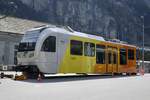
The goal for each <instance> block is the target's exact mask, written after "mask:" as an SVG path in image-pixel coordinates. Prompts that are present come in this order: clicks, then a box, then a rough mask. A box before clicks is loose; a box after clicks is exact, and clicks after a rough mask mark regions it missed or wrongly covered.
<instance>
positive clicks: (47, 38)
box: [17, 26, 136, 74]
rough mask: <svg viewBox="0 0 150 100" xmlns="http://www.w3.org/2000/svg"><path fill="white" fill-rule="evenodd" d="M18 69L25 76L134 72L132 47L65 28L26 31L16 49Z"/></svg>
mask: <svg viewBox="0 0 150 100" xmlns="http://www.w3.org/2000/svg"><path fill="white" fill-rule="evenodd" d="M17 58H18V65H19V66H18V68H20V69H21V70H22V71H24V72H27V73H39V72H40V73H53V74H57V73H83V74H89V73H92V74H103V73H131V74H132V73H136V47H135V46H132V45H128V44H122V43H115V42H109V41H105V40H104V38H103V37H100V36H95V35H89V34H85V33H81V32H76V31H73V30H72V29H70V28H65V27H55V26H54V27H53V26H52V27H50V26H43V27H39V28H34V29H31V30H29V31H27V32H26V34H25V35H24V37H23V39H22V41H21V43H20V45H19V49H18V54H17Z"/></svg>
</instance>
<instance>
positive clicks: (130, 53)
mask: <svg viewBox="0 0 150 100" xmlns="http://www.w3.org/2000/svg"><path fill="white" fill-rule="evenodd" d="M128 59H129V60H134V50H132V49H129V50H128Z"/></svg>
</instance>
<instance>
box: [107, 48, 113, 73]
mask: <svg viewBox="0 0 150 100" xmlns="http://www.w3.org/2000/svg"><path fill="white" fill-rule="evenodd" d="M112 50H113V49H112V48H111V47H108V48H107V73H112V72H113V52H112Z"/></svg>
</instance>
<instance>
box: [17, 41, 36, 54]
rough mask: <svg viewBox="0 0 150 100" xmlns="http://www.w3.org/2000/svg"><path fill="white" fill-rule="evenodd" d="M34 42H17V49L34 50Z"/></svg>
mask: <svg viewBox="0 0 150 100" xmlns="http://www.w3.org/2000/svg"><path fill="white" fill-rule="evenodd" d="M35 44H36V43H35V42H22V43H20V44H19V48H18V51H19V52H21V51H34V50H35Z"/></svg>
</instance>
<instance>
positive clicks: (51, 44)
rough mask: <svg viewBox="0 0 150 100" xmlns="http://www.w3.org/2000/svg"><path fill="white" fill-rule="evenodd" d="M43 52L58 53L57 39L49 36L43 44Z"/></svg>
mask: <svg viewBox="0 0 150 100" xmlns="http://www.w3.org/2000/svg"><path fill="white" fill-rule="evenodd" d="M41 51H45V52H56V37H55V36H49V37H48V38H47V39H46V40H45V41H44V43H43V45H42V48H41Z"/></svg>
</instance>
